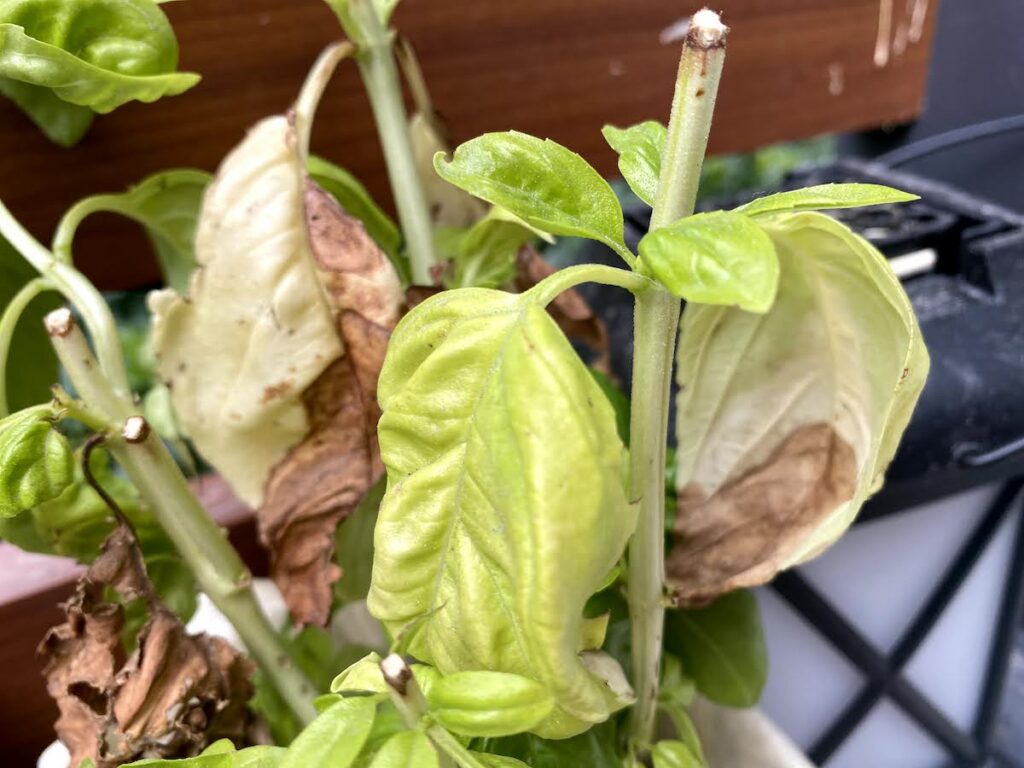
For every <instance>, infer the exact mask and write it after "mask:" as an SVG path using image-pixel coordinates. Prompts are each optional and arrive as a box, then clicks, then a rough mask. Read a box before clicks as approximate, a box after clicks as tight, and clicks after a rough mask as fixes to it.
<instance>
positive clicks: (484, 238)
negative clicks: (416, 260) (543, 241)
mask: <svg viewBox="0 0 1024 768" xmlns="http://www.w3.org/2000/svg"><path fill="white" fill-rule="evenodd" d="M449 189H450V187H449ZM537 237H538V235H537V233H536V232H535V231H534V230H533V229H531V228H530V227H529V226H528V225H526V223H525V222H518V221H514V220H512V219H511V217H509V215H508V213H507V212H506V211H503V210H502V209H501V208H497V207H493V208H491V210H490V211H489V212H488V213H487V215H486V216H484V218H482V219H480V221H478V222H477V223H476V224H474V225H473V226H472V227H470V228H469V229H468V230H465V231H459V230H456V231H455V232H454V233H450V234H449V242H450V244H449V246H448V249H449V250H450V258H451V260H452V267H453V275H452V279H451V280H450V282H449V283H448V287H450V288H499V287H501V286H502V285H504V284H505V283H507V282H509V281H510V280H512V279H513V278H514V277H515V274H516V257H517V256H518V254H519V249H520V248H522V247H523V246H524V245H525V244H526V243H529V242H531V241H533V240H536V239H537Z"/></svg>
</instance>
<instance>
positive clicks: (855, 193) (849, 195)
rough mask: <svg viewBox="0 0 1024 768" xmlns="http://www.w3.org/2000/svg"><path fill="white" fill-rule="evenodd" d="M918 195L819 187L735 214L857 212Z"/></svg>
mask: <svg viewBox="0 0 1024 768" xmlns="http://www.w3.org/2000/svg"><path fill="white" fill-rule="evenodd" d="M917 199H918V196H917V195H912V194H910V193H909V192H901V191H900V190H898V189H893V188H892V187H885V186H882V185H881V184H819V185H817V186H814V187H805V188H804V189H794V190H791V191H789V192H777V193H775V194H774V195H765V196H764V197H759V198H757V199H755V200H752V201H750V202H749V203H747V204H746V205H741V206H740V207H739V208H737V209H736V212H737V213H743V214H746V215H747V216H762V215H765V214H770V213H787V212H795V211H826V210H830V209H835V208H859V207H861V206H864V205H882V204H884V203H905V202H908V201H910V200H917Z"/></svg>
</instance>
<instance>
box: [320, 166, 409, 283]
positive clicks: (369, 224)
mask: <svg viewBox="0 0 1024 768" xmlns="http://www.w3.org/2000/svg"><path fill="white" fill-rule="evenodd" d="M306 169H307V170H308V171H309V177H310V178H311V179H313V181H315V182H316V183H317V184H319V185H320V186H321V187H322V188H323V189H324V190H325V191H327V192H329V193H330V194H331V196H333V197H334V199H335V200H337V201H338V204H339V205H341V207H342V208H344V209H345V212H346V213H347V214H348V215H349V216H354V217H355V218H357V219H359V220H360V221H361V222H363V226H364V227H366V232H367V234H368V235H369V236H370V237H371V238H373V241H374V242H375V243H376V244H377V246H378V247H379V248H380V249H381V250H382V251H384V253H386V254H387V255H388V258H389V259H391V261H392V263H394V264H395V266H396V267H398V268H400V271H401V270H404V269H406V268H407V267H406V265H405V264H404V263H402V262H401V260H400V259H399V251H400V249H401V246H402V233H401V231H400V230H399V229H398V225H397V224H395V222H394V220H393V219H392V218H391V217H390V216H388V215H387V214H386V213H385V212H384V211H383V210H382V209H381V207H380V206H378V205H377V203H376V202H374V199H373V198H372V197H371V196H370V193H369V192H368V191H367V190H366V187H364V186H363V185H362V184H361V183H360V181H359V179H357V178H356V177H355V176H353V175H352V174H351V173H349V172H348V171H346V170H345V169H344V168H341V167H340V166H337V165H335V164H334V163H332V162H330V161H328V160H324V159H323V158H322V157H317V156H316V155H310V156H309V158H308V159H307V160H306Z"/></svg>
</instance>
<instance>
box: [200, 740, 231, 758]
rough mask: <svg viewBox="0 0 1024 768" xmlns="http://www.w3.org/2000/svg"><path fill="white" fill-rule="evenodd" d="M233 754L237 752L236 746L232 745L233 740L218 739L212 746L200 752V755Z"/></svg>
mask: <svg viewBox="0 0 1024 768" xmlns="http://www.w3.org/2000/svg"><path fill="white" fill-rule="evenodd" d="M232 752H237V750H236V749H235V745H234V744H232V743H231V739H218V740H217V741H215V742H213V744H210V745H209V746H208V747H207V748H206V749H204V750H203V751H202V752H200V753H199V754H200V755H226V754H229V753H232Z"/></svg>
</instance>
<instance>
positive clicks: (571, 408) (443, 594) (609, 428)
mask: <svg viewBox="0 0 1024 768" xmlns="http://www.w3.org/2000/svg"><path fill="white" fill-rule="evenodd" d="M378 397H379V400H380V403H381V406H382V408H383V416H382V417H381V421H380V427H379V435H380V444H381V455H382V458H383V459H384V463H385V465H386V466H387V470H388V492H387V494H386V496H385V498H384V502H383V504H382V506H381V510H380V516H379V518H378V522H377V531H376V536H375V555H374V564H373V580H372V584H371V589H370V595H369V598H368V603H369V607H370V611H371V613H373V615H374V616H376V617H377V618H379V619H381V620H382V621H384V622H385V623H386V625H387V626H388V628H389V629H390V630H391V632H392V634H393V635H396V636H397V635H399V634H400V633H401V632H402V631H403V630H404V629H406V628H409V633H410V634H409V642H408V647H407V650H408V652H409V653H410V654H412V655H413V656H415V657H416V658H419V659H422V660H424V661H426V662H428V663H431V664H433V665H434V666H436V667H437V668H438V669H439V671H440V672H441V673H442V674H445V675H450V674H454V673H456V672H462V671H469V670H491V671H498V672H512V673H515V674H518V675H522V676H524V677H528V678H531V679H533V680H536V681H537V682H540V683H542V684H543V685H545V686H546V687H547V688H548V689H549V690H550V692H551V693H552V695H553V696H554V697H555V700H556V708H555V711H554V712H553V713H552V715H551V716H550V717H548V718H547V719H546V720H545V721H544V722H543V723H542V724H541V725H540V726H538V727H537V728H536V729H534V730H535V732H537V733H539V734H541V735H544V736H550V737H554V738H564V737H566V736H571V735H573V734H575V733H580V732H581V731H584V730H586V729H587V728H588V727H589V726H590V725H591V724H593V723H597V722H601V721H603V720H605V719H606V718H607V717H608V716H609V714H611V712H612V711H614V710H616V709H618V708H621V706H623V705H624V703H626V702H623V701H622V700H621V699H620V697H619V696H618V695H616V694H615V693H614V692H613V691H612V690H610V689H609V687H608V685H607V683H606V681H605V680H604V679H601V678H599V677H598V676H596V675H595V674H593V673H591V671H590V670H589V669H588V668H587V666H586V665H585V664H584V662H583V660H582V659H581V658H580V657H579V656H578V655H577V649H578V647H579V644H580V642H581V638H582V636H583V621H584V617H583V607H584V605H585V604H586V602H587V600H588V598H589V597H590V596H591V595H592V594H593V593H594V592H595V591H596V590H597V589H598V588H599V587H600V586H601V584H602V583H603V581H604V579H605V576H606V575H607V573H608V571H610V570H611V569H612V568H613V567H614V565H615V563H616V562H617V561H618V559H619V558H620V557H621V555H622V552H623V549H624V547H625V544H626V542H627V540H628V538H629V536H630V535H631V533H632V531H633V527H634V525H635V510H634V508H633V507H631V506H630V504H629V503H628V500H627V495H626V474H627V464H626V451H625V449H624V447H623V445H622V442H621V440H620V439H619V437H618V434H617V432H616V425H615V415H614V413H613V412H612V408H611V406H610V405H609V404H608V401H607V398H605V396H604V394H603V393H602V392H601V390H600V388H599V387H598V385H597V383H596V382H595V381H594V379H593V377H592V376H591V375H590V373H589V371H588V370H587V368H586V367H585V366H584V365H583V363H582V362H581V361H580V360H579V358H578V357H577V356H576V354H575V352H574V351H573V350H572V347H571V346H570V345H569V343H568V341H567V340H566V338H565V336H564V335H563V334H562V333H561V332H560V331H559V329H558V327H557V325H556V324H555V322H554V321H553V320H552V319H551V317H550V316H549V315H548V313H547V312H546V311H545V310H544V309H543V308H542V307H539V306H536V305H534V304H533V303H531V302H530V301H529V300H528V299H523V298H522V297H520V296H515V295H510V294H507V293H502V292H499V291H490V290H484V289H471V288H464V289H457V290H452V291H446V292H444V293H441V294H439V295H437V296H434V297H433V298H431V299H428V300H427V301H425V302H424V303H422V304H420V305H419V306H418V307H416V308H415V309H414V310H413V311H412V312H410V313H409V314H408V315H406V317H405V318H404V319H403V320H402V322H401V323H400V324H399V326H398V328H397V329H396V331H395V334H394V336H393V337H392V342H391V347H390V349H389V352H388V358H387V362H386V363H385V366H384V370H383V371H382V373H381V379H380V385H379V389H378ZM567 563H571V564H572V569H573V578H572V579H566V578H565V568H566V567H567Z"/></svg>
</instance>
